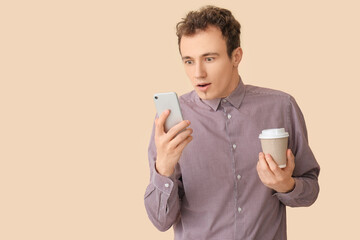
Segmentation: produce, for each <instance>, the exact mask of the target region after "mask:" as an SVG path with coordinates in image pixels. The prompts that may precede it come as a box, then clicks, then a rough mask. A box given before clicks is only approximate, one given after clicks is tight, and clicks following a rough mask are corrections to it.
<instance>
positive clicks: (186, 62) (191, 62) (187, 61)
mask: <svg viewBox="0 0 360 240" xmlns="http://www.w3.org/2000/svg"><path fill="white" fill-rule="evenodd" d="M185 64H193V61H192V60H186V61H185Z"/></svg>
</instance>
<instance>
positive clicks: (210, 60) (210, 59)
mask: <svg viewBox="0 0 360 240" xmlns="http://www.w3.org/2000/svg"><path fill="white" fill-rule="evenodd" d="M205 61H206V62H212V61H214V58H212V57H208V58H205Z"/></svg>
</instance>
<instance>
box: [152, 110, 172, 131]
mask: <svg viewBox="0 0 360 240" xmlns="http://www.w3.org/2000/svg"><path fill="white" fill-rule="evenodd" d="M169 114H170V110H165V111H164V112H162V113H161V115H160V116H159V117H158V118H157V119H156V120H155V134H156V135H158V136H160V135H162V134H165V129H164V124H165V121H166V119H167V118H168V116H169Z"/></svg>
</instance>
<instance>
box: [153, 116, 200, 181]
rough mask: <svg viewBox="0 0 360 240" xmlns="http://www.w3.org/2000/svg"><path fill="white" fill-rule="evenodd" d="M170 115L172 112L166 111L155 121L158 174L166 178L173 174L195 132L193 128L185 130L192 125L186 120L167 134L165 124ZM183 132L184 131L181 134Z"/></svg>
mask: <svg viewBox="0 0 360 240" xmlns="http://www.w3.org/2000/svg"><path fill="white" fill-rule="evenodd" d="M169 114H170V111H169V110H166V111H164V112H163V113H162V114H161V115H160V117H159V118H157V119H156V120H155V145H156V150H157V157H156V163H155V165H156V170H157V171H158V173H159V174H161V175H163V176H166V177H169V176H171V174H173V172H174V170H175V165H176V164H177V162H178V161H179V159H180V156H181V153H182V151H183V150H184V148H185V147H186V145H187V144H188V143H189V142H191V140H192V136H191V133H192V132H193V131H192V129H191V128H188V129H186V130H184V129H185V128H187V127H188V126H189V125H190V121H188V120H184V121H182V122H180V123H178V124H177V125H175V126H174V127H172V128H171V129H170V130H169V131H168V132H167V133H166V132H165V130H164V124H165V121H166V119H167V118H168V116H169ZM182 130H184V131H183V132H181V131H182ZM179 132H181V133H179Z"/></svg>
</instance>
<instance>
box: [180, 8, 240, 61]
mask: <svg viewBox="0 0 360 240" xmlns="http://www.w3.org/2000/svg"><path fill="white" fill-rule="evenodd" d="M208 25H213V26H215V27H218V28H219V29H220V30H221V32H222V35H223V37H224V39H225V40H226V48H227V54H228V55H229V58H231V54H232V52H233V50H234V49H236V48H238V47H240V28H241V26H240V23H239V22H238V21H237V20H236V19H235V18H234V16H233V15H232V13H231V12H230V11H229V10H227V9H224V8H219V7H215V6H205V7H202V8H200V9H199V10H198V11H191V12H189V13H188V14H187V15H186V17H185V18H183V19H182V21H180V22H179V23H178V24H177V25H176V35H177V36H178V44H179V51H180V41H181V37H182V36H191V35H193V34H195V33H196V31H197V30H205V29H206V28H207V27H208ZM180 54H181V51H180Z"/></svg>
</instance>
